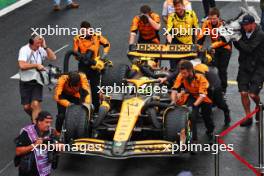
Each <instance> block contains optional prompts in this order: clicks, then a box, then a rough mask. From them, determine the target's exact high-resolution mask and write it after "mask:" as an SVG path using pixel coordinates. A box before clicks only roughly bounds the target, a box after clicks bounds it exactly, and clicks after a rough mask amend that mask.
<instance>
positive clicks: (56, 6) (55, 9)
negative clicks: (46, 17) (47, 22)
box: [53, 5, 61, 12]
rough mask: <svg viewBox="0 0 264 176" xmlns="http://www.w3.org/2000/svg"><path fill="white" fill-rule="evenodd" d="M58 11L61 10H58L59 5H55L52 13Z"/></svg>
mask: <svg viewBox="0 0 264 176" xmlns="http://www.w3.org/2000/svg"><path fill="white" fill-rule="evenodd" d="M60 10H61V8H60V6H59V5H55V6H54V7H53V11H54V12H57V11H60Z"/></svg>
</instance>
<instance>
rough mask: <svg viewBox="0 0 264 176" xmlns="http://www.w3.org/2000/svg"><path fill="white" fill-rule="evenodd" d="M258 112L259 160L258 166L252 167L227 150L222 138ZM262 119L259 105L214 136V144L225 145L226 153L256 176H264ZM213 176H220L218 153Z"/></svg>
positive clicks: (263, 128) (261, 110)
mask: <svg viewBox="0 0 264 176" xmlns="http://www.w3.org/2000/svg"><path fill="white" fill-rule="evenodd" d="M257 112H259V116H260V119H259V135H258V138H259V140H258V143H259V145H258V146H259V158H258V160H259V161H258V166H257V167H254V166H253V165H252V164H250V163H249V162H247V161H246V160H245V159H244V158H242V157H241V156H240V155H239V154H237V153H236V152H235V151H233V150H231V149H230V148H228V146H227V145H226V144H225V142H224V140H223V139H222V138H223V137H224V136H226V135H227V134H228V133H230V132H231V131H232V130H234V129H235V128H236V127H238V126H239V125H240V124H241V123H243V122H244V121H246V120H248V119H250V118H252V117H253V115H254V114H256V113H257ZM263 135H264V119H263V104H259V106H258V107H257V108H256V109H255V110H254V111H253V112H251V113H250V114H248V115H247V116H246V117H244V118H243V119H241V120H239V121H238V122H236V123H235V124H234V125H232V126H230V127H229V128H227V129H226V130H224V131H223V132H221V133H220V134H218V135H216V136H215V143H216V144H223V145H225V147H226V149H227V151H229V152H230V153H231V154H232V155H233V156H234V157H235V158H236V159H237V160H239V161H240V162H241V163H242V164H244V165H245V166H246V167H248V168H249V169H250V170H251V171H252V172H254V173H255V174H256V175H257V176H264V155H263V154H264V153H263V150H264V139H263V138H264V136H263ZM215 176H220V152H218V153H217V154H216V155H215Z"/></svg>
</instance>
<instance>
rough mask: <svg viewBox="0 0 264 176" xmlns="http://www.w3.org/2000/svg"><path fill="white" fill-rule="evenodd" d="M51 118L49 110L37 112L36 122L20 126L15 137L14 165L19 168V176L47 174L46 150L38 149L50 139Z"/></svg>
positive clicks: (48, 167)
mask: <svg viewBox="0 0 264 176" xmlns="http://www.w3.org/2000/svg"><path fill="white" fill-rule="evenodd" d="M52 121H53V118H52V116H51V114H50V113H49V112H46V111H42V112H40V113H39V114H38V116H37V119H36V124H32V125H28V126H26V127H24V128H22V130H21V133H20V135H19V136H18V137H17V138H16V140H15V142H16V157H15V165H16V166H18V168H19V176H49V175H50V174H51V162H50V161H49V157H48V151H47V150H40V149H41V148H42V147H40V146H41V145H45V141H47V140H51V130H50V127H51V124H52Z"/></svg>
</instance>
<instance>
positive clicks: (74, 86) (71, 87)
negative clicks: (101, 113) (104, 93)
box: [54, 72, 92, 133]
mask: <svg viewBox="0 0 264 176" xmlns="http://www.w3.org/2000/svg"><path fill="white" fill-rule="evenodd" d="M54 99H55V101H56V102H57V107H58V115H57V120H56V130H57V132H59V133H60V132H61V129H62V125H63V122H64V118H65V112H66V108H67V107H69V106H70V105H71V104H82V103H86V104H90V103H91V102H92V101H91V91H90V85H89V83H88V80H87V78H86V76H85V74H83V73H78V72H70V73H69V74H68V75H62V76H61V77H60V78H59V79H58V83H57V86H56V89H55V95H54Z"/></svg>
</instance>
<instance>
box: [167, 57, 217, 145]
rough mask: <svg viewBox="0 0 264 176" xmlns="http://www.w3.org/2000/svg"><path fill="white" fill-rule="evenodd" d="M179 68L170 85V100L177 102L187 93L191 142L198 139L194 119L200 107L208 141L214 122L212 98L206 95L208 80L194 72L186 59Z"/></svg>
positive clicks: (211, 136) (211, 134)
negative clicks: (190, 109)
mask: <svg viewBox="0 0 264 176" xmlns="http://www.w3.org/2000/svg"><path fill="white" fill-rule="evenodd" d="M179 70H180V73H179V75H178V76H177V78H176V80H175V81H174V85H173V87H172V89H173V91H172V93H171V100H172V102H174V103H176V104H177V102H178V101H179V100H180V99H182V97H183V96H184V95H186V94H187V95H188V98H187V99H186V100H187V101H186V104H187V106H191V107H192V115H191V121H192V132H193V142H194V143H196V142H197V139H198V137H197V126H196V123H197V122H196V121H197V118H198V116H199V111H200V109H201V114H202V117H203V119H204V123H205V126H206V128H207V131H206V134H207V136H208V139H209V142H212V139H213V131H214V122H213V120H212V118H211V113H212V100H211V99H210V98H209V97H208V88H209V82H208V81H207V79H206V78H205V76H204V75H203V74H199V73H195V71H194V68H193V65H192V63H191V62H189V61H187V60H185V61H182V62H181V63H180V65H179Z"/></svg>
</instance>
